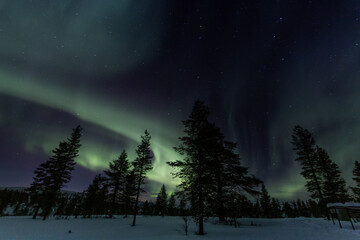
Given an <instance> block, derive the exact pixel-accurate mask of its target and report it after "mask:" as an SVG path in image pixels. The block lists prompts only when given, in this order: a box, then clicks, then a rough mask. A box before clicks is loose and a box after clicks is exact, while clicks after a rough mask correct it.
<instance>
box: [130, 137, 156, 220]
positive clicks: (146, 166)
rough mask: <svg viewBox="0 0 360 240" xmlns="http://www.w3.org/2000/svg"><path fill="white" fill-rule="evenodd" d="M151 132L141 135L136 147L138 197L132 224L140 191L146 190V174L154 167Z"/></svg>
mask: <svg viewBox="0 0 360 240" xmlns="http://www.w3.org/2000/svg"><path fill="white" fill-rule="evenodd" d="M150 139H151V137H150V134H149V132H148V131H147V130H145V133H144V135H143V136H141V143H140V145H139V146H138V147H137V149H136V155H137V157H136V159H135V160H134V161H133V162H132V165H133V168H134V176H135V182H136V199H135V206H134V218H133V223H132V226H135V225H136V215H137V214H138V204H139V196H140V192H141V191H144V190H143V189H142V188H141V185H143V184H144V183H145V179H146V174H147V172H148V171H150V170H151V169H152V168H153V167H152V159H153V155H152V153H151V150H150Z"/></svg>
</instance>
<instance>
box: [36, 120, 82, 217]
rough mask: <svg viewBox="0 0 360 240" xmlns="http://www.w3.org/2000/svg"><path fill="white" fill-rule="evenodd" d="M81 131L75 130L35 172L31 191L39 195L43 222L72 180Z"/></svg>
mask: <svg viewBox="0 0 360 240" xmlns="http://www.w3.org/2000/svg"><path fill="white" fill-rule="evenodd" d="M81 131H82V128H81V127H80V126H77V127H76V128H74V129H73V132H72V134H71V137H70V138H68V139H66V140H65V141H61V142H60V143H59V146H58V147H57V148H55V149H54V150H53V156H52V157H50V159H49V160H47V161H46V162H45V163H43V164H41V165H40V167H39V168H37V169H36V170H35V177H34V181H33V183H32V185H31V187H30V191H31V192H33V194H37V199H38V203H39V205H40V206H41V208H42V210H43V211H42V214H43V220H45V219H46V218H47V217H48V216H49V214H50V213H51V210H52V208H53V206H54V205H55V203H56V201H57V198H58V196H59V194H60V190H61V189H62V188H63V187H64V186H65V184H67V183H68V182H69V181H70V180H71V172H72V171H73V170H74V165H75V158H76V157H77V156H78V154H79V148H80V146H81V144H80V137H81ZM36 215H37V212H36V213H35V214H34V217H35V218H36Z"/></svg>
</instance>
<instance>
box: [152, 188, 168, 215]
mask: <svg viewBox="0 0 360 240" xmlns="http://www.w3.org/2000/svg"><path fill="white" fill-rule="evenodd" d="M155 206H156V207H155V208H156V214H160V215H161V216H162V217H164V216H165V214H166V213H167V211H166V210H167V194H166V188H165V185H164V184H163V185H162V187H161V189H160V192H159V194H158V195H157V198H156V203H155Z"/></svg>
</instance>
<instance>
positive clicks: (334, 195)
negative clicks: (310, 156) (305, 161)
mask: <svg viewBox="0 0 360 240" xmlns="http://www.w3.org/2000/svg"><path fill="white" fill-rule="evenodd" d="M316 152H317V157H318V160H317V166H318V168H319V171H320V172H321V173H322V177H323V186H322V187H323V189H324V198H325V201H326V202H327V203H335V202H346V201H348V200H349V198H350V197H349V194H348V192H347V189H346V182H345V180H344V178H342V177H341V172H340V170H339V166H338V165H337V164H336V163H335V162H333V161H332V160H331V159H330V157H329V155H328V153H327V152H326V151H325V150H324V149H322V148H321V147H319V146H317V147H316Z"/></svg>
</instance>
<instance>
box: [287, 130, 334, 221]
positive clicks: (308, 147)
mask: <svg viewBox="0 0 360 240" xmlns="http://www.w3.org/2000/svg"><path fill="white" fill-rule="evenodd" d="M292 144H293V145H294V150H295V151H296V154H297V158H296V160H297V161H298V162H299V163H300V164H301V167H302V171H301V175H303V177H304V178H305V179H306V188H307V190H308V192H309V193H310V194H311V197H312V198H313V199H317V200H319V201H320V202H321V204H322V206H323V209H324V212H325V213H326V215H327V218H328V219H330V217H329V213H328V210H327V207H326V202H325V199H324V195H323V189H322V177H321V171H319V168H318V164H317V159H318V158H317V153H316V148H315V140H314V137H313V135H312V134H311V133H310V132H309V131H308V130H306V129H304V128H302V127H300V126H295V127H294V131H293V135H292Z"/></svg>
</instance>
